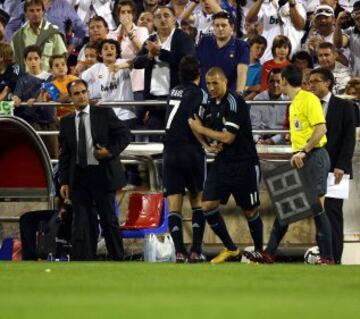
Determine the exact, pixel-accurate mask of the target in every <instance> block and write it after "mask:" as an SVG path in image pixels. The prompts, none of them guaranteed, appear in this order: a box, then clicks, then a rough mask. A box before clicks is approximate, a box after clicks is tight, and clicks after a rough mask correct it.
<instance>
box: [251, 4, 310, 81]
mask: <svg viewBox="0 0 360 319" xmlns="http://www.w3.org/2000/svg"><path fill="white" fill-rule="evenodd" d="M260 20H262V21H263V25H264V31H263V32H262V36H264V37H265V38H266V40H267V41H268V43H269V44H270V43H272V42H273V40H274V38H275V37H276V36H278V35H279V34H280V35H283V36H287V37H288V39H289V40H290V42H291V47H290V48H292V52H291V51H290V52H289V53H290V54H292V53H294V52H296V51H298V50H299V49H300V45H301V38H302V37H303V35H304V31H303V29H304V26H305V21H306V11H305V8H304V6H303V1H300V0H298V1H295V0H289V1H281V0H273V1H264V0H258V1H256V2H254V4H253V5H252V7H251V8H250V10H249V12H248V13H247V15H246V21H247V22H255V21H260ZM270 59H271V52H270V45H269V46H268V48H267V50H266V51H265V53H264V55H263V57H262V59H261V62H262V63H264V62H265V61H268V60H270ZM265 83H266V78H265Z"/></svg>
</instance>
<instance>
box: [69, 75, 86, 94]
mask: <svg viewBox="0 0 360 319" xmlns="http://www.w3.org/2000/svg"><path fill="white" fill-rule="evenodd" d="M81 83H82V84H84V85H85V87H86V89H87V88H88V84H87V82H86V81H85V80H83V79H76V80H74V81H71V82H69V83H68V84H67V85H66V90H67V92H68V94H69V95H70V96H71V88H72V87H73V86H74V85H78V84H81Z"/></svg>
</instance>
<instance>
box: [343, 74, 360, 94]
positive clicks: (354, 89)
mask: <svg viewBox="0 0 360 319" xmlns="http://www.w3.org/2000/svg"><path fill="white" fill-rule="evenodd" d="M345 94H347V95H352V96H353V97H354V98H355V99H358V100H360V77H359V78H352V79H351V80H350V81H349V82H348V83H347V84H346V87H345Z"/></svg>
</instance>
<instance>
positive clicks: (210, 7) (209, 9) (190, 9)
mask: <svg viewBox="0 0 360 319" xmlns="http://www.w3.org/2000/svg"><path fill="white" fill-rule="evenodd" d="M199 4H200V8H201V9H200V10H197V11H195V12H194V10H195V8H197V6H198V5H199ZM221 11H222V9H221V7H220V0H199V1H197V0H196V1H190V4H189V5H188V6H187V7H186V9H185V10H184V11H183V13H182V14H181V15H180V20H181V21H182V20H188V19H189V18H190V17H191V16H192V15H193V17H194V27H195V28H196V29H197V37H196V43H198V42H199V40H200V38H201V37H202V36H203V35H204V34H213V19H212V18H213V15H214V14H216V13H218V12H221Z"/></svg>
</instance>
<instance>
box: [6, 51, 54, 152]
mask: <svg viewBox="0 0 360 319" xmlns="http://www.w3.org/2000/svg"><path fill="white" fill-rule="evenodd" d="M24 60H25V64H26V69H27V70H28V72H27V73H25V74H23V75H22V76H20V78H19V79H18V81H17V84H16V88H15V91H14V95H13V97H12V100H13V101H14V106H15V110H14V115H16V116H18V117H21V118H22V119H24V120H25V121H26V122H28V123H29V124H30V125H31V126H32V127H33V128H34V129H35V130H36V131H56V130H57V127H56V123H55V108H53V107H48V106H34V102H36V100H39V96H40V93H41V85H42V83H44V81H46V80H47V79H48V78H49V77H50V73H48V72H46V71H43V70H42V69H41V49H40V48H39V47H38V46H36V45H30V46H28V47H26V48H25V50H24ZM21 102H27V106H20V103H21ZM41 138H42V140H43V141H44V143H45V145H46V148H47V150H48V152H49V155H50V157H51V158H58V153H59V143H58V138H57V136H55V135H50V136H41Z"/></svg>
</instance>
